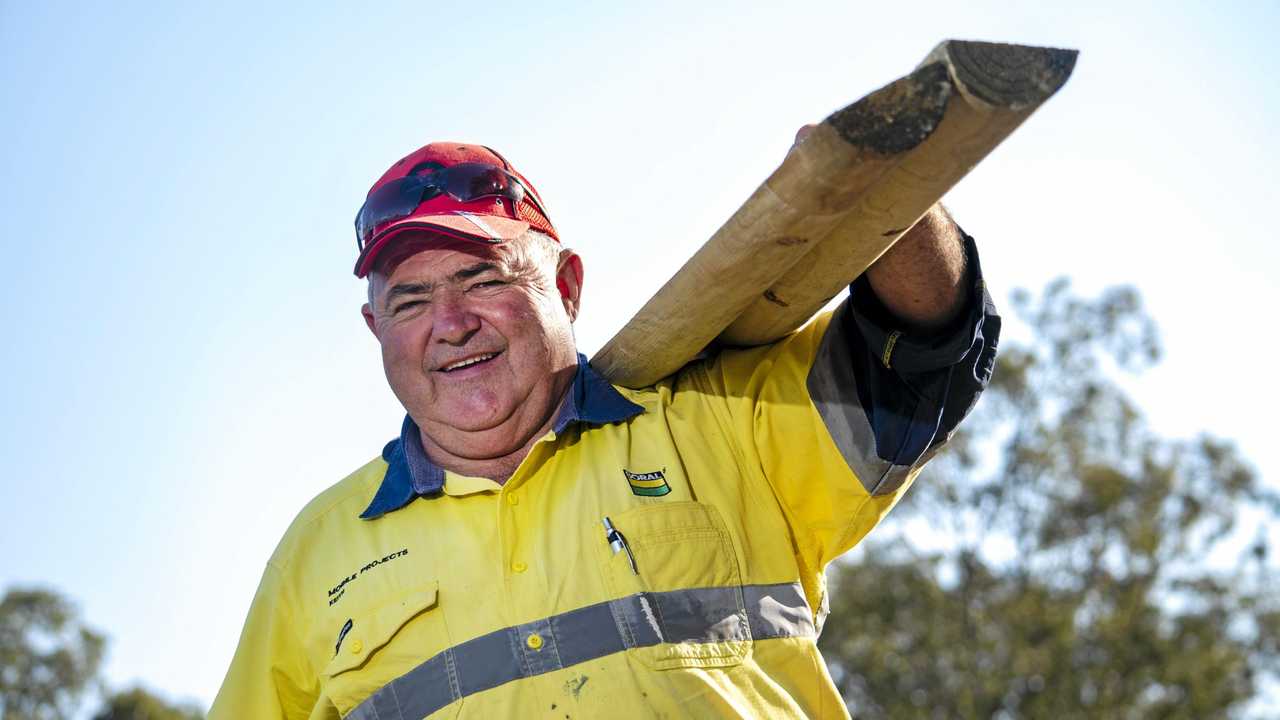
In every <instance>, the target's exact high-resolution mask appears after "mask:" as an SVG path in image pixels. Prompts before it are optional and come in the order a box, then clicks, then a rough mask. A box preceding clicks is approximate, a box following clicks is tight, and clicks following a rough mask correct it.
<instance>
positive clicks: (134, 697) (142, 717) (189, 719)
mask: <svg viewBox="0 0 1280 720" xmlns="http://www.w3.org/2000/svg"><path fill="white" fill-rule="evenodd" d="M203 719H204V713H202V712H201V711H200V709H199V708H196V707H191V706H188V705H173V704H170V703H169V702H168V701H166V700H165V699H163V698H161V697H159V696H156V695H153V694H152V693H150V692H148V691H147V690H145V689H143V688H140V687H136V688H133V689H132V690H127V691H125V692H119V693H115V694H114V695H112V696H111V697H109V698H107V700H106V702H105V703H104V704H103V707H102V709H101V710H99V711H98V712H97V714H95V715H94V716H93V720H203Z"/></svg>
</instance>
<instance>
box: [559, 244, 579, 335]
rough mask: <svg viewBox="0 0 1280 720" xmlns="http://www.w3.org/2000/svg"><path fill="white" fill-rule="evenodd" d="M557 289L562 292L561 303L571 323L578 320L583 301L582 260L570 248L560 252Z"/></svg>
mask: <svg viewBox="0 0 1280 720" xmlns="http://www.w3.org/2000/svg"><path fill="white" fill-rule="evenodd" d="M556 288H557V289H559V290H560V302H562V303H564V311H565V312H566V313H567V314H568V315H569V322H573V321H574V320H577V319H578V310H579V308H580V307H581V301H582V258H581V257H579V256H578V253H576V252H574V251H572V250H570V249H568V248H565V249H564V250H561V251H560V264H559V266H558V267H556Z"/></svg>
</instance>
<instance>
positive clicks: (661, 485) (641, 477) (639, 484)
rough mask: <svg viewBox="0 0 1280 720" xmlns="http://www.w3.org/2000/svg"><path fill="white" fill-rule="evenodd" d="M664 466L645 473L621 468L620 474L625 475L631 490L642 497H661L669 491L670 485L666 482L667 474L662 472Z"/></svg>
mask: <svg viewBox="0 0 1280 720" xmlns="http://www.w3.org/2000/svg"><path fill="white" fill-rule="evenodd" d="M665 470H666V468H663V469H662V470H656V471H654V472H647V473H633V472H631V471H630V470H627V469H626V468H623V470H622V474H623V475H625V476H626V477H627V483H628V484H630V485H631V492H633V493H635V494H636V495H641V496H643V497H662V496H663V495H666V494H667V493H669V492H671V486H670V485H668V484H667V476H666V475H665V474H663V473H664V472H665Z"/></svg>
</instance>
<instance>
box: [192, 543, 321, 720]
mask: <svg viewBox="0 0 1280 720" xmlns="http://www.w3.org/2000/svg"><path fill="white" fill-rule="evenodd" d="M292 607H293V604H292V603H290V602H289V601H288V597H287V593H286V591H285V588H284V583H282V581H281V578H280V571H279V569H278V568H277V567H276V566H275V565H274V564H268V565H267V569H266V571H265V572H264V573H263V575H262V582H261V583H260V584H259V586H258V591H257V593H256V594H255V595H254V598H253V604H252V605H251V606H250V608H249V617H248V618H247V619H246V620H245V623H244V630H243V631H242V632H241V634H240V643H239V645H238V646H237V647H236V652H235V656H234V657H233V658H232V660H231V667H230V668H229V669H228V670H227V677H226V679H225V680H223V682H222V688H221V689H220V690H219V691H218V696H217V697H216V698H215V699H214V701H213V707H212V708H210V710H209V720H224V719H225V720H232V719H233V718H247V717H252V718H262V719H263V720H268V719H269V720H292V719H294V718H298V719H304V718H308V717H311V716H312V714H313V710H314V709H315V705H316V699H317V697H318V696H319V685H318V682H317V678H316V676H315V673H314V672H313V671H312V670H311V667H310V663H309V662H308V660H307V658H306V657H305V655H304V653H303V650H302V645H301V642H300V641H299V640H298V638H297V635H296V633H295V631H294V627H295V623H296V622H297V616H296V614H295V613H294V612H293V611H292V610H291V608H292Z"/></svg>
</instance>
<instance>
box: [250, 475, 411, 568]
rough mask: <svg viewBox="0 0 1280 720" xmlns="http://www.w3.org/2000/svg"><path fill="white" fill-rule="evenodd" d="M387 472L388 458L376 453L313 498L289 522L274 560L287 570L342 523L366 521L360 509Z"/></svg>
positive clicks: (274, 553) (337, 529)
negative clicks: (299, 555) (363, 519)
mask: <svg viewBox="0 0 1280 720" xmlns="http://www.w3.org/2000/svg"><path fill="white" fill-rule="evenodd" d="M386 472H387V463H386V461H385V460H383V459H382V458H381V457H376V458H374V459H372V460H370V461H369V462H367V463H365V464H364V465H363V466H361V467H360V468H359V469H357V470H356V471H355V472H353V473H351V474H350V475H348V476H346V477H345V478H343V479H341V480H339V481H338V482H336V483H334V484H333V485H332V486H330V487H329V488H328V489H326V490H324V491H323V492H321V493H320V494H319V495H316V496H315V497H314V498H312V499H311V501H310V502H308V503H307V504H306V505H304V506H303V508H302V510H301V511H300V512H299V513H298V515H297V516H296V517H295V518H294V519H293V522H292V523H290V524H289V529H288V530H286V531H285V533H284V537H282V538H281V539H280V543H279V545H277V546H276V549H275V552H273V553H272V554H271V560H270V564H271V565H274V566H276V568H277V569H279V570H285V569H286V568H288V567H289V565H290V564H292V562H293V561H294V560H295V559H296V558H297V556H298V554H299V553H300V552H301V551H302V550H303V549H304V548H311V547H314V546H315V545H316V541H317V540H318V539H319V538H320V537H322V536H323V537H332V536H333V535H334V534H335V531H337V534H341V532H340V531H341V527H340V526H345V525H351V524H353V523H359V522H362V521H361V520H360V519H359V516H360V513H361V512H362V511H363V510H364V509H365V507H366V506H367V505H368V504H369V501H370V499H371V498H372V497H373V494H374V493H375V492H376V491H377V489H378V486H379V484H380V483H381V482H382V478H383V476H385V475H386Z"/></svg>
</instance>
